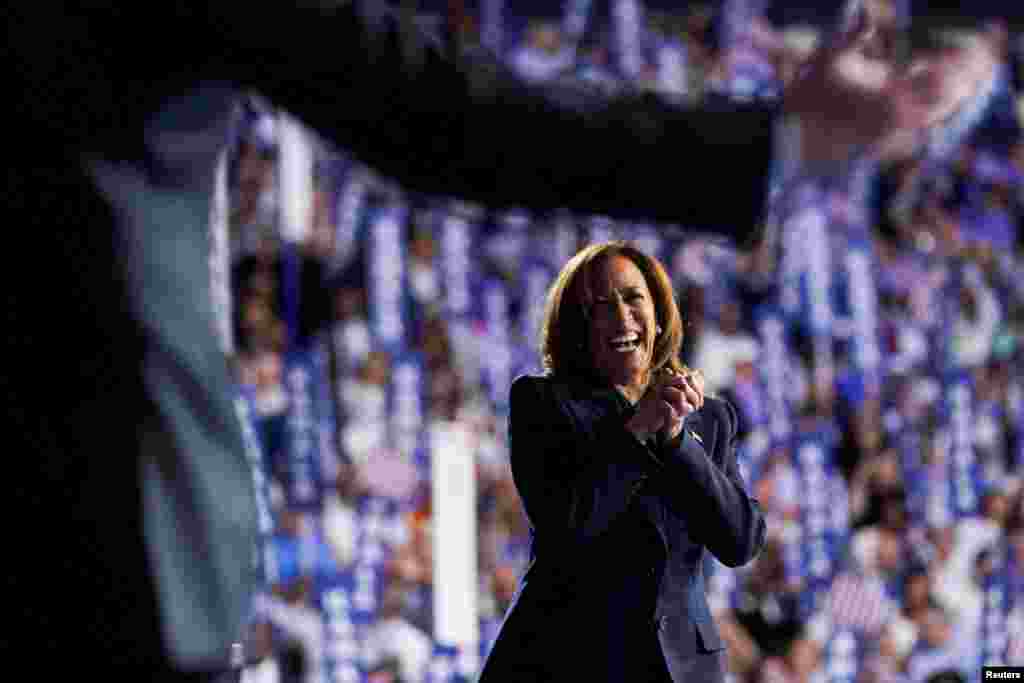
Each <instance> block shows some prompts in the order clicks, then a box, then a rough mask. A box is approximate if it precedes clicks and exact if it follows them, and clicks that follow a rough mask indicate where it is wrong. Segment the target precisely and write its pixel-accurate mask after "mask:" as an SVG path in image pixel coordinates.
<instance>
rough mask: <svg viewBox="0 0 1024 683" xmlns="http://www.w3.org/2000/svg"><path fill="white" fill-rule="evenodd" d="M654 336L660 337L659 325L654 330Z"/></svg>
mask: <svg viewBox="0 0 1024 683" xmlns="http://www.w3.org/2000/svg"><path fill="white" fill-rule="evenodd" d="M654 336H655V337H660V336H661V325H658V326H657V327H655V328H654Z"/></svg>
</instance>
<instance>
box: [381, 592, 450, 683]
mask: <svg viewBox="0 0 1024 683" xmlns="http://www.w3.org/2000/svg"><path fill="white" fill-rule="evenodd" d="M404 605H405V589H404V588H403V587H402V586H401V585H400V584H399V583H397V582H393V583H392V584H390V585H389V586H388V587H387V588H386V589H385V590H384V596H383V598H382V599H381V606H380V609H379V613H378V619H377V621H376V622H375V623H374V624H373V625H372V626H371V627H370V630H369V633H368V634H367V636H366V640H365V643H364V648H365V652H366V655H365V656H366V657H367V659H368V660H369V661H371V662H374V663H375V664H378V663H382V662H387V661H389V660H392V661H395V662H397V664H398V674H399V676H400V680H402V681H408V682H409V683H415V682H416V681H423V680H425V676H426V673H427V667H428V665H429V664H430V656H431V654H432V652H433V643H432V641H431V640H430V636H428V635H427V634H426V633H424V632H423V631H422V630H420V629H418V628H416V626H414V625H413V624H411V623H409V621H408V620H407V619H405V617H404V616H403V611H404Z"/></svg>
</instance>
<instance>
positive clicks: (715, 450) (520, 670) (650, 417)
mask: <svg viewBox="0 0 1024 683" xmlns="http://www.w3.org/2000/svg"><path fill="white" fill-rule="evenodd" d="M542 330H543V331H542V341H541V353H542V356H543V358H544V365H545V368H546V371H547V372H546V374H545V375H543V376H536V377H535V376H529V375H524V376H521V377H519V378H518V379H516V380H515V381H514V382H513V384H512V389H511V414H510V426H509V434H510V440H511V454H510V458H511V465H512V474H513V477H514V479H515V484H516V488H517V489H518V491H519V495H520V497H521V498H522V500H523V505H524V507H525V510H526V514H527V516H528V517H529V522H530V528H531V534H532V548H531V563H530V567H529V569H528V570H527V572H526V574H525V575H524V577H523V580H522V582H521V584H520V591H519V593H518V595H517V597H516V600H515V602H514V604H513V605H512V607H511V608H510V610H509V613H508V615H507V616H506V620H505V622H504V624H503V626H502V628H501V632H500V633H499V635H498V638H497V641H496V642H495V644H494V647H493V649H492V650H491V654H490V656H489V657H488V659H487V663H486V664H485V665H484V669H483V672H482V674H481V678H480V680H481V682H482V683H495V682H497V681H504V680H509V681H512V680H515V681H520V682H522V681H546V680H561V679H582V680H588V681H623V680H631V681H641V680H651V681H665V682H668V681H673V680H674V681H684V680H690V679H692V678H694V677H697V678H700V679H701V680H722V678H723V676H724V653H723V647H724V646H723V644H722V641H721V638H720V637H719V634H718V630H717V628H716V626H715V624H714V622H713V620H712V618H711V613H710V611H709V609H708V605H707V600H706V597H705V593H704V581H703V574H702V570H701V566H702V562H703V557H704V551H705V549H707V550H709V551H710V552H711V553H713V554H714V555H715V556H716V557H717V558H718V559H719V561H721V562H722V563H723V564H725V565H727V566H730V567H737V566H741V565H744V564H746V563H748V562H749V561H750V560H752V559H753V558H754V557H755V556H756V555H757V553H758V552H759V551H760V549H761V547H762V545H763V544H764V540H765V529H766V527H765V522H764V517H763V516H762V514H761V510H760V508H759V506H758V504H757V501H756V500H754V499H753V498H752V497H751V496H750V495H749V494H748V492H747V490H746V487H745V485H744V483H743V481H742V479H741V477H740V475H739V472H738V469H737V464H736V454H735V452H734V448H735V435H736V423H737V419H736V412H735V409H734V408H733V407H732V406H731V405H730V404H728V403H725V402H723V401H721V400H718V399H713V398H708V399H705V397H704V388H703V378H702V377H701V375H700V373H699V372H697V371H691V370H689V369H688V368H686V367H684V366H683V365H682V363H681V362H680V361H679V348H680V344H681V342H682V336H683V332H682V319H681V316H680V314H679V310H678V307H677V304H676V302H675V297H674V295H673V290H672V286H671V281H670V280H669V278H668V275H667V274H666V273H665V270H664V268H663V267H662V265H661V264H660V262H659V261H657V260H656V259H654V258H652V257H650V256H648V255H647V254H645V253H643V252H641V251H640V250H639V249H637V248H636V247H634V246H631V245H630V244H629V243H626V242H604V243H597V244H593V245H590V246H588V247H585V248H584V249H583V250H581V251H580V252H578V253H577V254H576V255H575V256H574V257H573V258H572V259H570V260H569V262H568V263H567V264H566V265H565V266H564V267H563V269H562V271H561V272H560V274H559V275H558V277H557V278H556V279H555V282H554V284H553V285H552V287H551V290H550V293H549V296H548V300H547V306H546V313H545V318H544V322H543V327H542ZM684 423H685V425H684ZM566 634H572V638H571V639H567V638H565V637H564V636H565V635H566ZM560 636H562V637H560ZM572 643H576V644H577V645H576V646H573V645H572Z"/></svg>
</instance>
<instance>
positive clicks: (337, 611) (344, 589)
mask: <svg viewBox="0 0 1024 683" xmlns="http://www.w3.org/2000/svg"><path fill="white" fill-rule="evenodd" d="M353 583H354V581H353V577H352V574H351V573H350V572H344V573H340V574H338V575H336V576H334V577H330V578H328V579H325V580H323V581H322V582H321V584H320V586H319V591H318V598H319V599H318V601H317V602H318V606H319V608H320V613H321V614H322V615H323V620H324V674H325V676H326V679H327V680H329V681H332V682H335V681H337V682H338V683H361V682H362V681H363V670H362V668H361V663H360V649H361V648H360V641H361V637H362V635H363V634H362V633H361V632H360V630H359V629H358V628H357V626H356V624H355V622H354V621H353V620H352V588H353Z"/></svg>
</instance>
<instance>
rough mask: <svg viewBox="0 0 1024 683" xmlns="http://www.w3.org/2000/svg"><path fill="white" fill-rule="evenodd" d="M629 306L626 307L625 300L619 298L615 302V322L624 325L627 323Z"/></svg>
mask: <svg viewBox="0 0 1024 683" xmlns="http://www.w3.org/2000/svg"><path fill="white" fill-rule="evenodd" d="M630 317H631V316H630V312H629V306H627V305H626V301H625V299H622V298H621V297H620V298H618V299H616V300H615V322H619V323H624V322H629V319H630Z"/></svg>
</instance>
